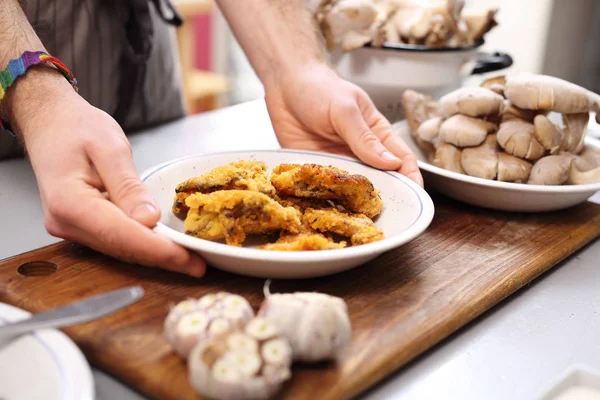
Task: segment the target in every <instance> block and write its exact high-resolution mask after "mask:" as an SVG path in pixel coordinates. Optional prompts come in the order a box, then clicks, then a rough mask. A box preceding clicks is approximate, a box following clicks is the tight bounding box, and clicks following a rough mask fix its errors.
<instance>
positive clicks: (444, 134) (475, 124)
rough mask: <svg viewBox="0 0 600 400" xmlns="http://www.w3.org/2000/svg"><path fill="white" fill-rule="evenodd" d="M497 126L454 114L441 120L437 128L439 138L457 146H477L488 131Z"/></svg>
mask: <svg viewBox="0 0 600 400" xmlns="http://www.w3.org/2000/svg"><path fill="white" fill-rule="evenodd" d="M496 129H498V127H497V126H496V125H495V124H492V123H490V122H487V121H484V120H481V119H477V118H472V117H467V116H466V115H461V114H456V115H453V116H451V117H450V118H448V119H447V120H445V121H444V122H442V124H441V125H440V128H439V139H440V141H442V142H444V143H450V144H452V145H454V146H457V147H473V146H479V145H480V144H481V143H483V141H484V140H485V138H486V136H487V134H488V133H489V132H493V131H496Z"/></svg>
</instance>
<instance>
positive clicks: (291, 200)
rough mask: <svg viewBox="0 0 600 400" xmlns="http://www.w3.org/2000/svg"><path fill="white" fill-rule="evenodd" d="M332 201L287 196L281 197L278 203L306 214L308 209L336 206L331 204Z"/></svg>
mask: <svg viewBox="0 0 600 400" xmlns="http://www.w3.org/2000/svg"><path fill="white" fill-rule="evenodd" d="M330 201H331V200H319V199H311V198H306V197H295V196H286V197H279V198H278V199H277V202H278V203H279V204H281V205H282V206H284V207H294V208H295V209H296V210H298V211H300V212H302V213H303V212H304V211H305V210H306V209H307V208H314V209H320V208H330V207H332V206H334V204H332V203H331V202H330Z"/></svg>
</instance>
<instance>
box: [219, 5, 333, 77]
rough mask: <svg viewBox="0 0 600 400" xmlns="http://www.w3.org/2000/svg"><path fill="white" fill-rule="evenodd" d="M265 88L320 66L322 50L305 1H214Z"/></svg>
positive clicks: (320, 41)
mask: <svg viewBox="0 0 600 400" xmlns="http://www.w3.org/2000/svg"><path fill="white" fill-rule="evenodd" d="M217 2H218V3H219V6H220V9H221V11H222V12H223V15H224V16H225V18H226V19H227V21H228V22H229V25H230V27H231V29H232V31H233V33H234V34H235V36H236V38H237V40H238V42H239V43H240V45H241V46H242V48H243V49H244V51H245V53H246V55H247V56H248V59H249V60H250V63H251V64H252V66H253V67H254V70H255V71H256V73H257V75H258V77H259V78H260V79H261V81H262V82H263V84H264V85H265V86H267V87H268V86H269V85H271V84H272V83H274V82H277V81H278V80H279V79H280V78H281V77H282V76H285V75H286V74H289V73H290V72H293V70H294V69H297V68H302V67H303V66H305V65H307V64H310V63H314V62H322V61H323V60H324V46H323V44H322V39H321V36H320V35H319V34H318V31H317V27H316V24H315V22H314V20H313V17H312V15H311V14H310V12H309V11H308V8H307V6H306V3H307V1H306V0H244V1H240V0H217Z"/></svg>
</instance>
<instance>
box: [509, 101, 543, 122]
mask: <svg viewBox="0 0 600 400" xmlns="http://www.w3.org/2000/svg"><path fill="white" fill-rule="evenodd" d="M536 115H537V113H536V112H535V111H532V110H524V109H522V108H519V107H515V106H514V105H513V104H511V102H510V101H508V100H504V107H503V110H502V120H503V121H508V120H509V119H514V118H518V119H522V120H524V121H527V122H533V120H534V118H535V116H536Z"/></svg>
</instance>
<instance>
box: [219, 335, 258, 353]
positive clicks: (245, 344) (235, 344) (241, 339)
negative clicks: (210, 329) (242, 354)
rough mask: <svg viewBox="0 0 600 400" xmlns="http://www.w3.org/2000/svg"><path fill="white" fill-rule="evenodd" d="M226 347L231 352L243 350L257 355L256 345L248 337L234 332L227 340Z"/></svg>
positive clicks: (254, 341)
mask: <svg viewBox="0 0 600 400" xmlns="http://www.w3.org/2000/svg"><path fill="white" fill-rule="evenodd" d="M227 347H229V348H230V349H232V350H245V351H251V352H255V353H258V343H257V342H256V340H254V339H252V338H251V337H250V336H248V335H244V334H243V333H239V332H235V333H232V334H231V335H229V337H228V338H227Z"/></svg>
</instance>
